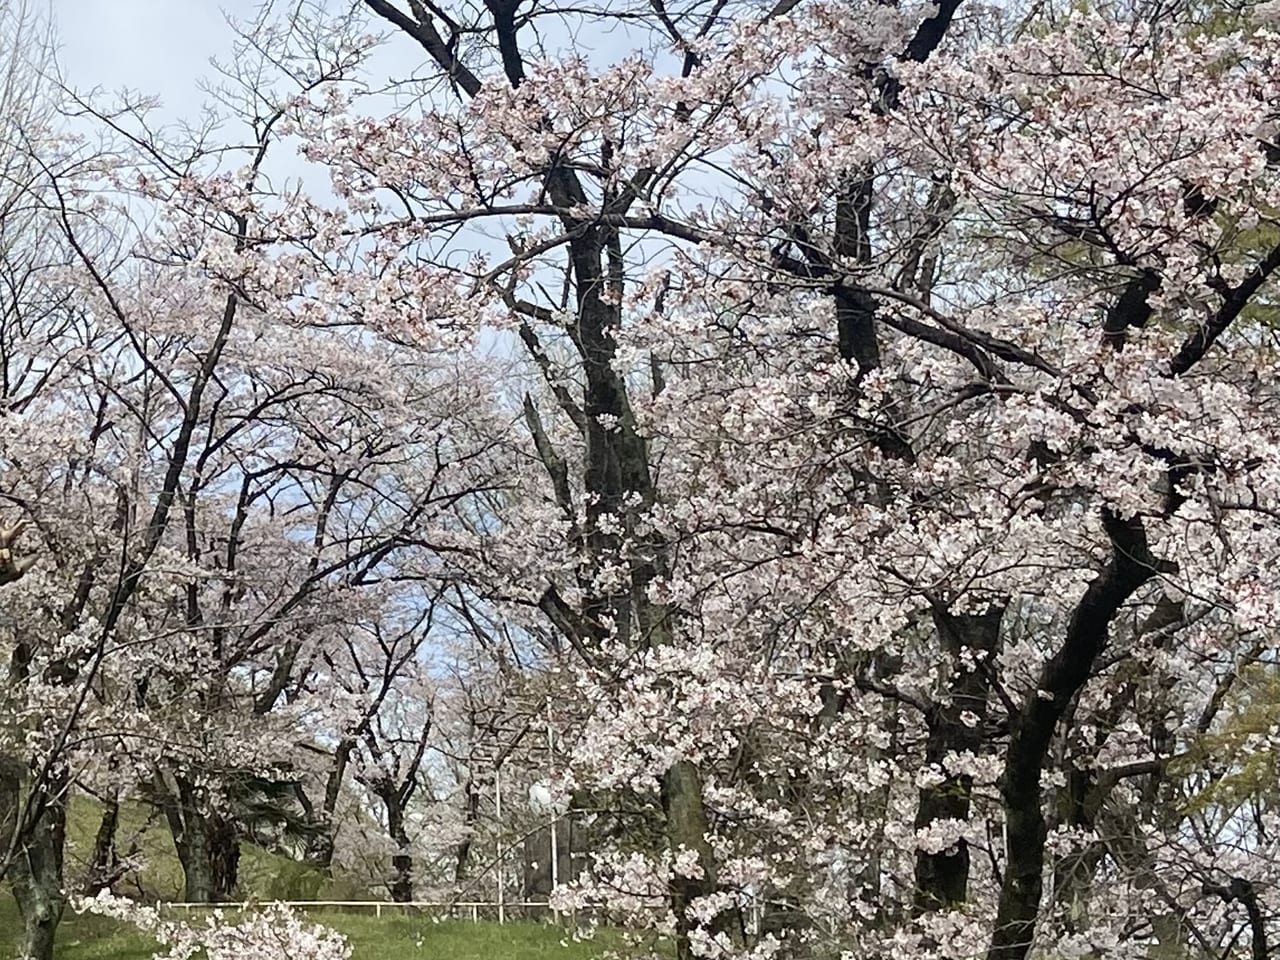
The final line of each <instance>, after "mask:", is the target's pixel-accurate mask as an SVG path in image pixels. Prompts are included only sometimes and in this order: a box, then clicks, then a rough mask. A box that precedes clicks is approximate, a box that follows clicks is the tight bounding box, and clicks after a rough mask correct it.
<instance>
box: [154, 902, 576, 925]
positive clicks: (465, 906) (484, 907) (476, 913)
mask: <svg viewBox="0 0 1280 960" xmlns="http://www.w3.org/2000/svg"><path fill="white" fill-rule="evenodd" d="M272 903H278V904H280V905H281V906H285V907H289V908H290V909H302V910H306V909H314V908H323V907H337V908H340V909H344V910H350V909H354V910H372V911H373V915H374V916H375V917H381V916H382V911H383V910H387V911H389V912H394V911H397V910H412V909H417V910H422V911H424V912H429V911H440V912H445V913H447V914H448V915H449V916H454V915H456V914H459V913H461V914H462V915H463V916H466V915H467V914H468V913H469V914H470V915H471V919H472V920H473V921H479V920H480V919H481V911H484V912H485V913H492V914H494V915H496V917H497V920H498V922H499V923H504V922H505V921H506V919H507V917H506V914H507V911H508V910H520V909H530V908H536V909H537V910H540V911H546V912H548V913H550V914H552V915H553V916H560V914H558V913H557V912H556V911H554V910H552V909H551V908H550V907H549V906H548V905H547V901H545V900H536V901H520V900H517V901H515V902H512V901H510V900H507V901H503V902H499V901H497V900H406V901H396V900H261V901H259V900H240V901H230V902H225V903H183V902H180V901H164V902H162V903H160V904H158V906H160V907H161V908H163V909H166V910H182V911H185V912H188V913H189V912H190V911H192V910H250V909H253V908H256V907H264V906H267V905H268V904H272Z"/></svg>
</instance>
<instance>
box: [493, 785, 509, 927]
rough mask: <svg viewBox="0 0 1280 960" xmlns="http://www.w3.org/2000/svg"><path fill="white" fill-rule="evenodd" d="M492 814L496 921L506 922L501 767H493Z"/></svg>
mask: <svg viewBox="0 0 1280 960" xmlns="http://www.w3.org/2000/svg"><path fill="white" fill-rule="evenodd" d="M493 816H494V819H495V820H497V821H498V862H497V863H496V864H495V866H496V867H497V875H498V922H499V923H506V920H507V911H506V906H505V904H504V903H503V900H502V767H501V766H499V765H495V766H494V768H493Z"/></svg>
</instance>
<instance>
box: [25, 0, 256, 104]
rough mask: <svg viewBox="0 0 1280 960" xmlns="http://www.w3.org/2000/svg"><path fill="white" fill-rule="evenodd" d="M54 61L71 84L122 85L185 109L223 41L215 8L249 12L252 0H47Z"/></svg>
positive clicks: (224, 31) (226, 37)
mask: <svg viewBox="0 0 1280 960" xmlns="http://www.w3.org/2000/svg"><path fill="white" fill-rule="evenodd" d="M50 4H51V7H52V9H53V14H54V18H55V20H56V22H57V28H58V37H59V40H60V41H61V46H62V55H61V58H60V59H61V62H62V67H63V70H64V71H65V73H66V76H67V78H68V79H69V80H70V81H71V82H72V84H73V85H74V86H76V87H77V88H79V89H81V90H87V89H90V88H92V87H95V86H102V87H105V88H106V89H108V90H116V89H119V88H121V87H129V88H130V89H134V90H138V91H141V92H143V93H147V94H153V95H156V96H158V97H160V98H161V100H162V101H163V103H164V108H165V113H166V114H169V115H170V116H184V115H185V116H190V115H191V114H192V113H194V112H195V111H196V110H197V109H198V108H199V106H200V104H201V102H202V101H203V99H204V97H203V95H202V94H201V93H200V91H199V89H198V88H197V86H196V81H197V80H198V79H199V78H200V77H201V76H206V75H208V74H209V72H210V71H209V58H210V57H211V56H214V55H215V54H219V53H224V52H225V51H226V50H227V49H228V48H229V46H230V42H231V31H230V29H229V28H228V26H227V24H226V20H225V18H224V14H223V11H224V10H226V11H230V12H232V13H236V14H246V13H249V12H251V11H252V10H253V9H254V7H255V6H256V5H257V4H256V0H222V2H217V0H50Z"/></svg>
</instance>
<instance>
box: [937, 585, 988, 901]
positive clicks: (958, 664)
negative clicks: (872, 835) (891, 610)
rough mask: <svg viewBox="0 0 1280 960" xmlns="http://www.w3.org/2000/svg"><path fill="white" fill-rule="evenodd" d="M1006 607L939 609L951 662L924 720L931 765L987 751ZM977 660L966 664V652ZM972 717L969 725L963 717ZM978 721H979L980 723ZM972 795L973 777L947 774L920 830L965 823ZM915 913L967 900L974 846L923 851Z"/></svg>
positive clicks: (962, 841)
mask: <svg viewBox="0 0 1280 960" xmlns="http://www.w3.org/2000/svg"><path fill="white" fill-rule="evenodd" d="M1003 617H1004V605H1003V604H1000V605H998V606H993V607H991V608H990V609H988V610H987V611H986V612H985V613H981V614H976V615H975V614H959V615H956V614H952V613H949V612H947V611H946V610H942V609H936V610H934V614H933V620H934V624H935V626H936V627H937V631H938V639H939V640H940V641H941V644H942V649H943V650H944V651H945V652H946V654H947V657H948V659H949V661H950V662H949V664H948V671H949V676H948V677H947V684H946V690H945V692H944V694H943V696H942V697H940V698H939V699H938V701H937V702H936V703H935V705H934V707H933V709H932V710H931V711H930V712H929V715H928V716H927V717H926V718H925V719H926V722H927V724H928V728H929V736H928V740H927V741H926V744H925V760H926V762H927V763H930V764H935V765H937V766H938V767H942V766H943V764H944V763H945V761H946V758H947V756H948V755H950V754H958V753H964V752H966V751H968V752H971V753H973V754H975V755H976V754H978V753H979V751H981V749H982V721H983V719H985V717H986V715H987V700H988V696H989V694H990V692H991V683H990V680H989V676H990V674H989V672H988V667H987V664H988V663H989V662H990V659H991V657H992V656H993V655H994V654H995V652H996V649H997V647H998V644H999V640H1000V621H1001V619H1002V618H1003ZM965 650H969V651H971V652H972V653H973V654H974V655H975V656H974V658H973V659H974V665H973V666H972V668H970V667H968V666H966V661H965V657H964V651H965ZM966 713H968V714H972V716H971V717H969V718H968V719H969V721H970V722H969V723H965V718H964V717H963V715H964V714H966ZM975 718H976V719H975ZM972 793H973V778H972V777H970V776H967V775H960V776H953V775H951V774H947V775H946V776H945V777H944V778H943V780H942V781H941V782H940V783H938V784H936V785H934V786H931V787H924V788H923V789H921V791H920V797H919V802H918V805H917V808H916V820H915V828H916V830H924V829H927V828H928V827H930V826H932V825H933V824H936V823H940V822H943V821H957V822H960V823H965V822H967V821H968V819H969V807H970V801H971V797H972ZM915 882H916V890H915V910H916V912H917V913H924V912H927V911H932V910H950V909H954V908H955V907H958V906H959V905H960V904H962V903H963V902H964V901H965V898H966V896H967V895H968V889H969V844H968V841H967V840H965V839H964V838H963V837H962V838H960V839H959V840H958V841H957V842H956V844H955V846H953V847H951V848H950V849H947V850H940V851H938V852H936V853H930V852H928V851H926V850H919V851H917V853H916V865H915Z"/></svg>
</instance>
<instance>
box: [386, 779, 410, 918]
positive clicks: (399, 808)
mask: <svg viewBox="0 0 1280 960" xmlns="http://www.w3.org/2000/svg"><path fill="white" fill-rule="evenodd" d="M377 793H378V798H379V799H380V800H381V801H382V803H383V806H385V807H386V808H387V835H388V836H390V837H391V841H392V842H393V843H394V844H395V845H396V852H395V853H393V854H392V855H391V879H390V882H389V883H388V884H387V889H388V890H389V891H390V892H391V899H392V900H394V901H395V902H396V903H410V902H411V901H412V900H413V854H411V853H410V852H409V833H408V831H407V830H406V829H405V821H404V804H403V803H402V802H401V800H400V795H399V794H400V792H399V791H398V790H397V789H396V786H395V784H393V783H386V784H384V785H381V786H380V787H379V788H378V790H377Z"/></svg>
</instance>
